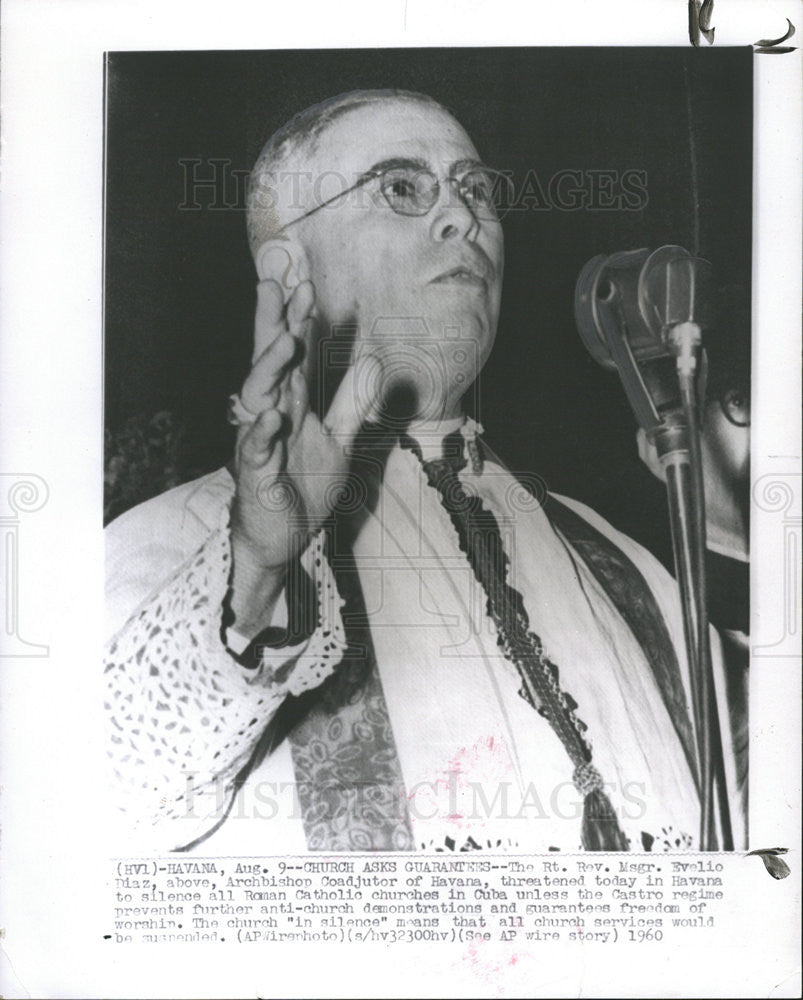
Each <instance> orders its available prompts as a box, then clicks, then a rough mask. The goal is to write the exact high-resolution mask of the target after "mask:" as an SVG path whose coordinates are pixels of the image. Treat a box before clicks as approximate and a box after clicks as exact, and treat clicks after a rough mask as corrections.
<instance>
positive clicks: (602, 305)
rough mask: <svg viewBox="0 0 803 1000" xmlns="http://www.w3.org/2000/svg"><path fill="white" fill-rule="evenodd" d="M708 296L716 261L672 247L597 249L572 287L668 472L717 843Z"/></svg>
mask: <svg viewBox="0 0 803 1000" xmlns="http://www.w3.org/2000/svg"><path fill="white" fill-rule="evenodd" d="M710 302H711V265H710V263H709V262H708V261H707V260H704V259H703V258H702V257H695V256H693V255H692V254H690V253H689V251H688V250H684V248H683V247H679V246H674V245H667V246H662V247H659V248H658V249H657V250H653V251H650V250H647V249H641V250H628V251H624V252H621V253H614V254H610V255H609V256H605V254H600V255H599V256H597V257H593V258H592V259H591V260H589V261H588V262H587V263H586V264H585V266H584V267H583V268H582V270H581V271H580V275H579V277H578V279H577V284H576V286H575V292H574V317H575V322H576V324H577V330H578V332H579V334H580V338H581V340H582V341H583V343H584V344H585V346H586V348H587V349H588V352H589V353H590V354H591V356H592V358H594V360H595V361H597V362H599V364H600V365H602V367H603V368H606V369H608V370H609V371H617V372H618V373H619V378H620V379H621V382H622V386H623V388H624V390H625V394H626V395H627V398H628V400H629V402H630V405H631V407H632V408H633V412H634V413H635V415H636V419H637V420H638V422H639V424H640V425H641V427H642V428H643V429H644V430H645V431H646V433H647V437H648V439H649V440H650V441H651V442H652V443H653V444H654V445H655V447H656V449H657V451H658V455H659V457H660V459H661V464H662V465H663V468H664V471H665V473H666V487H667V499H668V501H669V514H670V525H671V530H672V547H673V550H674V556H675V575H676V577H677V580H678V585H679V589H680V597H681V605H682V610H683V625H684V639H685V646H686V653H687V656H688V661H689V672H690V677H691V694H692V710H693V714H694V723H695V731H696V737H697V777H698V782H699V788H700V804H701V812H700V848H701V850H704V851H712V850H716V849H717V831H716V827H715V817H714V804H715V803H716V805H717V806H718V810H717V811H718V815H719V833H720V835H721V838H722V844H723V847H724V849H725V850H732V846H733V840H732V834H731V825H730V816H729V813H728V800H727V789H726V785H725V772H724V763H723V755H722V745H721V732H720V726H719V718H718V714H717V707H716V697H715V692H714V681H713V673H712V667H711V650H710V645H709V636H708V613H707V608H706V582H705V496H704V489H703V479H702V460H701V449H700V440H699V423H698V416H697V409H698V406H697V399H696V392H695V388H696V386H695V376H696V375H697V374H699V370H698V364H697V360H698V356H699V355H700V353H701V348H702V332H703V330H704V329H705V328H707V327H709V325H710V320H711V315H710V310H711V306H710ZM703 357H704V355H703Z"/></svg>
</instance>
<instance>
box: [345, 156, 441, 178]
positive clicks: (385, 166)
mask: <svg viewBox="0 0 803 1000" xmlns="http://www.w3.org/2000/svg"><path fill="white" fill-rule="evenodd" d="M397 167H412V168H413V169H414V170H429V169H430V167H429V164H428V163H427V162H426V160H422V159H419V158H418V157H417V156H415V157H410V156H394V157H391V159H389V160H380V162H379V163H375V164H374V165H373V166H372V167H371V168H370V169H369V170H366V171H365V173H364V174H362V176H363V177H370V176H371V175H372V174H379V173H383V172H384V171H385V170H395V169H396V168H397Z"/></svg>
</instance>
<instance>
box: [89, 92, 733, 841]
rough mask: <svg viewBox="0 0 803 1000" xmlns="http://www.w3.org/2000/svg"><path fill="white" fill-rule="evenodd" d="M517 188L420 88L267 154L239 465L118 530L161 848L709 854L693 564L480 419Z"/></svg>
mask: <svg viewBox="0 0 803 1000" xmlns="http://www.w3.org/2000/svg"><path fill="white" fill-rule="evenodd" d="M503 186H504V178H503V177H502V176H501V175H497V174H495V173H494V172H493V171H491V170H490V169H488V168H486V167H485V166H484V165H483V164H482V162H481V160H480V158H479V156H478V154H477V151H476V150H475V148H474V146H473V144H472V142H471V141H470V139H469V138H468V136H467V135H466V133H465V132H464V131H463V129H462V128H461V127H460V125H459V124H458V123H457V122H456V121H455V119H454V118H453V117H452V116H451V115H450V114H449V113H448V112H447V111H446V110H445V109H444V108H442V107H441V106H440V105H438V104H437V103H435V102H434V101H432V100H431V99H430V98H427V97H425V96H422V95H419V94H412V93H407V92H399V91H369V92H356V93H352V94H346V95H342V96H341V97H337V98H334V99H332V100H330V101H327V102H325V103H323V104H321V105H317V106H315V107H313V108H310V109H308V110H307V111H305V112H303V113H302V114H300V115H298V116H297V117H296V118H295V119H293V121H292V122H290V123H289V125H287V126H285V128H284V129H282V130H280V132H278V133H277V134H276V135H275V136H274V137H273V138H272V139H271V140H270V141H269V142H268V144H267V146H266V147H265V149H264V150H263V152H262V154H261V156H260V158H259V160H258V162H257V165H256V167H255V168H254V172H253V175H252V183H251V187H250V191H249V212H248V225H249V238H250V241H251V247H252V251H253V255H254V260H255V263H256V268H257V272H258V275H259V285H258V293H257V294H258V298H257V309H256V322H255V349H254V361H253V367H252V369H251V371H250V373H249V375H248V377H247V378H246V380H245V382H244V384H243V386H242V387H241V391H240V393H239V394H238V395H237V396H235V397H233V399H232V410H231V419H232V422H234V423H236V424H237V425H238V438H237V450H236V458H235V460H234V462H233V463H232V465H231V467H229V468H226V469H223V470H220V471H219V472H216V473H213V474H211V475H209V476H206V477H204V478H203V479H201V480H198V481H196V482H194V483H189V484H187V485H185V486H181V487H179V488H177V489H175V490H172V491H170V492H169V493H167V494H164V495H163V496H161V497H158V498H156V499H155V500H152V501H149V502H148V503H146V504H143V505H141V506H140V507H138V508H136V509H134V510H133V511H130V512H128V513H127V514H125V515H123V516H122V517H120V518H118V519H117V521H115V522H114V523H113V524H112V525H111V526H110V528H109V539H108V547H107V551H108V593H109V598H108V606H109V617H110V619H111V620H110V627H111V633H112V638H111V640H110V642H109V647H108V654H107V667H106V670H107V678H108V692H109V693H108V711H109V720H110V722H109V733H110V743H109V747H110V750H109V754H110V759H111V765H112V772H113V777H114V792H113V794H114V796H115V799H116V801H117V802H118V804H119V805H120V807H121V809H122V814H123V821H122V829H123V831H124V834H125V835H126V836H128V835H130V836H131V840H130V841H129V843H130V844H131V845H132V846H133V845H135V844H136V845H137V846H146V845H147V846H160V847H163V848H171V849H189V848H191V847H194V846H197V845H199V844H201V843H203V844H204V850H205V851H211V852H213V853H215V852H217V853H228V854H232V853H233V854H238V853H239V854H244V853H254V854H259V853H285V852H286V853H291V852H298V851H304V850H308V849H309V850H325V851H342V850H416V849H430V850H449V849H451V850H462V849H477V848H481V847H484V848H486V849H492V850H504V849H511V850H518V851H546V850H550V849H558V850H567V851H571V850H580V849H586V850H628V849H630V850H650V849H652V850H676V849H682V848H689V847H693V846H695V843H696V837H697V828H698V825H699V811H700V807H699V797H698V793H697V786H696V762H695V757H694V733H693V728H692V722H691V720H690V713H689V709H688V698H687V695H686V692H687V689H688V677H687V668H686V664H685V660H684V657H683V654H682V651H681V650H682V630H681V622H680V618H679V611H678V604H677V599H676V595H675V588H674V585H673V583H672V581H671V579H670V578H669V577H668V576H667V575H666V574H665V573H664V572H663V571H662V569H661V568H660V567H659V566H658V565H657V564H656V563H655V561H654V560H652V559H651V557H649V556H648V555H647V554H646V553H645V552H644V551H643V550H641V549H640V548H639V547H638V546H636V545H635V544H634V543H633V542H631V541H630V540H629V539H627V538H624V537H623V536H621V535H619V534H617V533H616V532H614V531H613V529H612V528H611V527H610V526H609V525H607V524H605V523H604V522H602V521H601V520H600V519H599V518H598V517H597V516H596V515H594V514H593V513H592V512H591V511H589V510H587V509H585V508H582V507H580V506H579V505H577V504H575V503H571V502H569V501H563V500H559V499H558V498H554V497H550V498H549V500H548V502H547V503H546V504H543V503H542V502H541V501H542V500H543V499H544V498H543V497H542V496H540V495H539V494H538V490H537V489H536V490H535V491H534V492H535V495H534V492H533V490H532V489H527V486H528V484H527V483H522V482H520V481H519V480H517V479H516V478H515V477H514V476H513V475H512V474H511V473H510V472H508V471H507V470H506V469H505V467H504V466H503V465H502V464H501V462H500V461H499V460H498V459H496V458H495V457H494V455H493V454H491V452H490V451H489V450H488V448H487V447H486V446H485V444H484V443H483V442H482V440H481V438H480V437H479V434H480V432H481V429H480V428H479V427H478V425H477V424H476V423H475V422H474V421H472V420H471V419H470V418H469V417H468V416H467V415H466V414H465V413H464V410H463V404H462V401H463V399H464V397H465V394H466V391H467V389H468V388H469V387H470V386H471V385H472V383H474V382H475V380H476V379H477V376H478V375H479V372H480V370H481V368H482V366H483V364H484V362H485V361H486V359H487V357H488V355H489V353H490V351H491V348H492V346H493V342H494V338H495V335H496V326H497V317H498V313H499V304H500V296H501V287H502V269H503V236H502V229H501V225H500V221H499V214H498V195H499V191H500V190H501V189H502V188H503ZM344 372H345V374H343V373H344ZM533 481H534V482H535V484H536V486H537V480H533ZM529 485H530V486H532V482H531V483H530V484H529ZM723 717H726V715H725V714H724V713H723ZM726 742H727V741H726ZM726 755H728V756H729V748H727V747H726Z"/></svg>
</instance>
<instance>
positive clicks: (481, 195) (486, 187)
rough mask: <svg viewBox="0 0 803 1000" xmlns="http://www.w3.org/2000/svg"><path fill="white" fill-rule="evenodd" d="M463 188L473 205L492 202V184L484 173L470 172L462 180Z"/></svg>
mask: <svg viewBox="0 0 803 1000" xmlns="http://www.w3.org/2000/svg"><path fill="white" fill-rule="evenodd" d="M463 190H464V192H465V194H466V197H467V198H469V199H470V200H471V201H472V202H473V204H475V205H491V204H492V203H493V184H492V182H491V179H490V178H489V177H487V176H486V175H485V174H470V175H469V176H468V177H466V178H465V179H464V181H463Z"/></svg>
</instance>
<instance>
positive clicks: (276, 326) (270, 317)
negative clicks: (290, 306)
mask: <svg viewBox="0 0 803 1000" xmlns="http://www.w3.org/2000/svg"><path fill="white" fill-rule="evenodd" d="M283 312H284V293H283V292H282V288H281V285H280V284H279V283H278V281H270V280H268V281H260V282H259V284H258V285H257V305H256V312H255V314H254V355H253V357H252V359H251V364H254V363H255V362H256V360H257V359H258V358H259V357H260V356H261V355H262V354H264V352H265V351H266V350H267V349H268V348H269V347H270V345H271V344H272V343H273V342H274V341H275V340H276V338H277V337H278V336H279V335H280V334H282V333H284V331H285V330H286V329H287V324H286V323H285V321H284V316H283Z"/></svg>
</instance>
